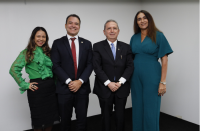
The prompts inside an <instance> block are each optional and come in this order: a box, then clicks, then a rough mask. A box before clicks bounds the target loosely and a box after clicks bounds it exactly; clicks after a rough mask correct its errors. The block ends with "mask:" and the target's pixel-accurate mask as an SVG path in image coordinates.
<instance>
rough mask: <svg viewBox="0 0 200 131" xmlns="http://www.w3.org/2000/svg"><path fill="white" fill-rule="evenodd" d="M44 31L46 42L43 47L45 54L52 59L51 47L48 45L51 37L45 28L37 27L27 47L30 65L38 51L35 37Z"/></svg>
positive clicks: (27, 59) (27, 57)
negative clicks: (35, 52) (36, 50)
mask: <svg viewBox="0 0 200 131" xmlns="http://www.w3.org/2000/svg"><path fill="white" fill-rule="evenodd" d="M40 30H41V31H44V32H45V34H46V42H45V43H44V44H43V45H42V50H43V52H44V54H45V55H47V56H49V57H50V50H51V49H50V47H49V44H48V41H49V36H48V34H47V31H46V30H45V29H44V28H43V27H35V29H34V30H33V31H32V33H31V37H30V38H29V42H28V45H27V47H26V49H27V51H26V61H27V62H28V63H30V62H31V61H32V60H33V59H34V52H33V51H35V49H36V46H37V45H36V43H35V35H36V33H37V32H38V31H40Z"/></svg>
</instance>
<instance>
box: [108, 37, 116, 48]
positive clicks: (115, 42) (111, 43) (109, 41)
mask: <svg viewBox="0 0 200 131" xmlns="http://www.w3.org/2000/svg"><path fill="white" fill-rule="evenodd" d="M107 41H108V43H109V45H110V46H111V44H112V43H113V44H114V46H115V47H116V45H117V40H116V41H115V42H110V41H109V40H108V39H107Z"/></svg>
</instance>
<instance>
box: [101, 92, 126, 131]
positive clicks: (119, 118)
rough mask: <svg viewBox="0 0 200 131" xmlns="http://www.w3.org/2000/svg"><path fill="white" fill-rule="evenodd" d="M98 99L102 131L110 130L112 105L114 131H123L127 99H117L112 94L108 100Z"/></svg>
mask: <svg viewBox="0 0 200 131" xmlns="http://www.w3.org/2000/svg"><path fill="white" fill-rule="evenodd" d="M98 98H99V103H100V107H101V115H102V131H113V130H111V115H112V110H113V105H114V110H115V125H116V131H124V115H125V106H126V101H127V97H125V98H119V97H118V96H117V95H115V93H112V94H111V95H110V97H109V98H101V97H98Z"/></svg>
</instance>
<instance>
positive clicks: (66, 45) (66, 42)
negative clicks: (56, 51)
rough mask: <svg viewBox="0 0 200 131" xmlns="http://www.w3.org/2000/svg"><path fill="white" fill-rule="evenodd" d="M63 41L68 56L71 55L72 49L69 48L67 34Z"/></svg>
mask: <svg viewBox="0 0 200 131" xmlns="http://www.w3.org/2000/svg"><path fill="white" fill-rule="evenodd" d="M63 41H64V45H65V47H67V50H68V52H69V54H70V56H71V57H72V51H71V48H70V45H69V40H68V38H67V36H65V37H64V39H63ZM72 59H73V57H72Z"/></svg>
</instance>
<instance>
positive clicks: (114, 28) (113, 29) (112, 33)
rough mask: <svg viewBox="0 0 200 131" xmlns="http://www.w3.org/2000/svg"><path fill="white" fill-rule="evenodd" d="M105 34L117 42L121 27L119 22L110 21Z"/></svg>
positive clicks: (110, 39)
mask: <svg viewBox="0 0 200 131" xmlns="http://www.w3.org/2000/svg"><path fill="white" fill-rule="evenodd" d="M103 32H104V35H105V36H106V38H107V39H108V40H109V41H111V42H115V41H116V40H117V37H118V34H119V28H118V25H117V23H115V22H108V23H107V24H106V27H105V29H104V31H103Z"/></svg>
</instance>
